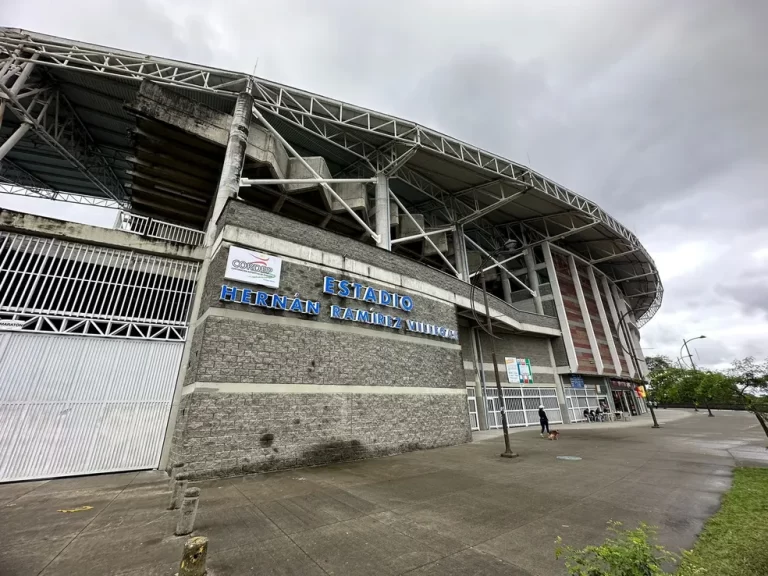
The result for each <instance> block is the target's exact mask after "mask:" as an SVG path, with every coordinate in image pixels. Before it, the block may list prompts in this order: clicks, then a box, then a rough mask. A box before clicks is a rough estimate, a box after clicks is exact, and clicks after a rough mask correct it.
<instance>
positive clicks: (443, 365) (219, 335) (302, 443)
mask: <svg viewBox="0 0 768 576" xmlns="http://www.w3.org/2000/svg"><path fill="white" fill-rule="evenodd" d="M297 240H298V239H297V238H294V239H293V241H297ZM349 242H351V241H349ZM228 248H229V246H228V245H226V244H225V245H223V246H222V247H221V249H220V250H219V252H218V253H217V254H216V255H215V256H214V257H213V258H212V259H211V261H210V263H209V267H208V272H207V277H206V278H205V279H204V280H203V288H202V293H201V301H200V307H199V311H198V315H197V318H196V319H195V321H194V324H195V328H194V334H193V337H192V340H191V341H190V343H189V349H188V352H189V354H188V356H189V357H188V361H187V366H186V374H185V379H184V388H183V392H182V400H181V403H180V406H179V412H178V417H177V421H176V427H175V429H174V434H173V440H172V442H173V445H172V447H171V452H170V461H171V463H173V462H184V463H185V464H186V466H187V470H188V471H189V472H190V473H191V474H192V475H193V477H195V478H204V477H215V476H231V475H238V474H246V473H252V472H261V471H268V470H277V469H283V468H291V467H296V466H309V465H318V464H325V463H328V462H335V461H342V460H352V459H358V458H368V457H374V456H385V455H390V454H397V453H399V452H404V451H409V450H416V449H422V448H433V447H437V446H446V445H451V444H456V443H460V442H467V441H470V440H471V433H470V430H469V416H468V413H467V399H466V389H465V373H464V366H463V360H464V358H463V354H462V348H461V345H460V344H459V342H458V341H456V340H451V339H446V338H438V337H436V336H428V335H425V334H419V333H415V332H406V331H404V330H402V329H401V330H399V331H398V330H394V329H392V328H386V327H381V326H372V325H367V324H360V323H355V322H349V321H341V320H336V319H332V318H330V315H329V310H330V306H331V304H337V305H339V306H343V307H345V306H349V307H354V308H361V309H366V310H367V309H373V310H374V311H377V312H383V313H387V314H391V315H397V316H400V317H402V318H404V319H405V318H412V319H415V320H418V321H422V322H429V323H432V324H436V325H439V326H443V327H446V328H449V329H452V330H456V329H458V322H457V315H456V309H455V306H454V305H453V304H449V303H447V302H443V301H440V300H437V299H434V298H430V297H427V296H424V295H422V294H416V293H408V296H411V297H412V298H413V302H414V309H413V311H411V312H405V311H403V310H399V309H394V308H386V307H383V306H379V305H376V304H370V303H364V302H361V301H357V300H352V299H342V298H340V297H338V296H335V295H327V294H323V277H324V276H325V275H333V276H335V277H336V278H337V279H342V278H344V279H348V280H351V281H356V282H360V283H362V284H365V285H367V286H372V287H374V288H386V287H385V286H383V285H380V284H377V283H376V282H374V281H371V280H369V279H367V278H365V277H362V276H354V275H350V274H348V273H343V272H337V273H332V272H330V271H329V270H327V269H320V268H319V267H318V266H317V265H311V264H310V263H307V264H301V263H298V262H297V261H289V260H284V261H283V265H282V273H281V279H280V287H279V288H277V289H269V288H259V287H257V286H253V285H249V284H244V283H240V282H236V281H232V280H229V279H225V278H224V273H225V269H226V260H227V254H228ZM222 284H227V285H229V286H236V287H238V288H251V289H261V290H264V291H266V292H269V293H276V294H282V295H286V296H291V297H292V296H294V295H295V294H299V296H300V297H301V298H304V299H311V300H314V301H318V302H320V303H321V313H320V314H319V315H317V316H313V315H306V314H297V313H293V312H289V311H283V310H273V309H268V308H261V307H255V306H249V305H247V304H242V303H237V302H224V301H221V300H220V295H221V286H222ZM470 359H471V357H470Z"/></svg>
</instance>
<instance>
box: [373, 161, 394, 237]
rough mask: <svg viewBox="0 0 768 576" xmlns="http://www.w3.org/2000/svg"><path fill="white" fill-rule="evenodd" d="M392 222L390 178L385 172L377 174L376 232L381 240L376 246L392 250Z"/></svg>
mask: <svg viewBox="0 0 768 576" xmlns="http://www.w3.org/2000/svg"><path fill="white" fill-rule="evenodd" d="M391 227H392V223H391V221H390V218H389V180H388V178H387V176H386V175H385V174H383V173H379V174H377V175H376V234H378V235H379V241H378V242H376V246H378V247H379V248H384V250H392V244H391V243H390V242H391V239H390V232H391Z"/></svg>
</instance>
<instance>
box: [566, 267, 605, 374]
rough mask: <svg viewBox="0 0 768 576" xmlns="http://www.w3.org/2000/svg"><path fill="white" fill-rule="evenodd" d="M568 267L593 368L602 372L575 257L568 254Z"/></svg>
mask: <svg viewBox="0 0 768 576" xmlns="http://www.w3.org/2000/svg"><path fill="white" fill-rule="evenodd" d="M568 267H569V268H570V269H571V278H572V279H573V286H574V287H575V288H576V299H577V300H578V301H579V310H581V318H582V320H583V321H584V327H585V328H586V330H587V340H589V348H590V350H592V357H593V358H594V359H595V368H596V369H597V373H598V374H602V373H603V359H602V357H601V356H600V348H598V346H597V338H596V337H595V329H594V327H593V326H592V318H591V317H590V315H589V308H587V300H586V298H584V289H583V288H582V286H581V278H579V271H578V270H577V269H576V259H575V258H574V257H573V256H570V255H569V256H568Z"/></svg>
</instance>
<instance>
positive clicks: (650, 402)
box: [619, 311, 661, 428]
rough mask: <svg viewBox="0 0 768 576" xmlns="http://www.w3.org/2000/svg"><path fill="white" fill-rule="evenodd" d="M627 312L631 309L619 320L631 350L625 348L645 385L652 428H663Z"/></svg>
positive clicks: (641, 383) (644, 389)
mask: <svg viewBox="0 0 768 576" xmlns="http://www.w3.org/2000/svg"><path fill="white" fill-rule="evenodd" d="M627 314H629V311H627V312H625V313H624V314H623V315H622V317H621V319H620V320H619V325H620V326H621V328H622V330H624V339H625V340H626V342H627V348H630V349H629V350H626V348H625V350H626V352H627V353H628V354H629V355H630V356H631V357H632V363H633V364H634V365H635V372H637V373H638V374H639V375H640V385H641V386H642V387H643V391H644V392H645V397H646V398H648V408H649V409H650V411H651V418H653V426H651V428H661V426H659V421H658V420H657V419H656V411H655V410H654V409H653V400H651V396H650V394H649V393H648V386H647V385H646V381H645V376H644V375H643V372H642V370H640V361H639V360H638V358H637V353H635V350H634V346H632V342H633V340H632V338H631V336H632V335H631V334H630V333H629V328H628V327H627V322H626V317H627Z"/></svg>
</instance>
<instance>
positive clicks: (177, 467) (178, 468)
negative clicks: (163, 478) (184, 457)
mask: <svg viewBox="0 0 768 576" xmlns="http://www.w3.org/2000/svg"><path fill="white" fill-rule="evenodd" d="M183 468H184V462H176V464H174V465H173V466H171V471H170V472H169V473H168V476H169V477H170V481H169V482H168V489H169V490H173V483H174V481H175V480H176V476H177V475H178V473H179V472H181V471H182V469H183Z"/></svg>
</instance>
